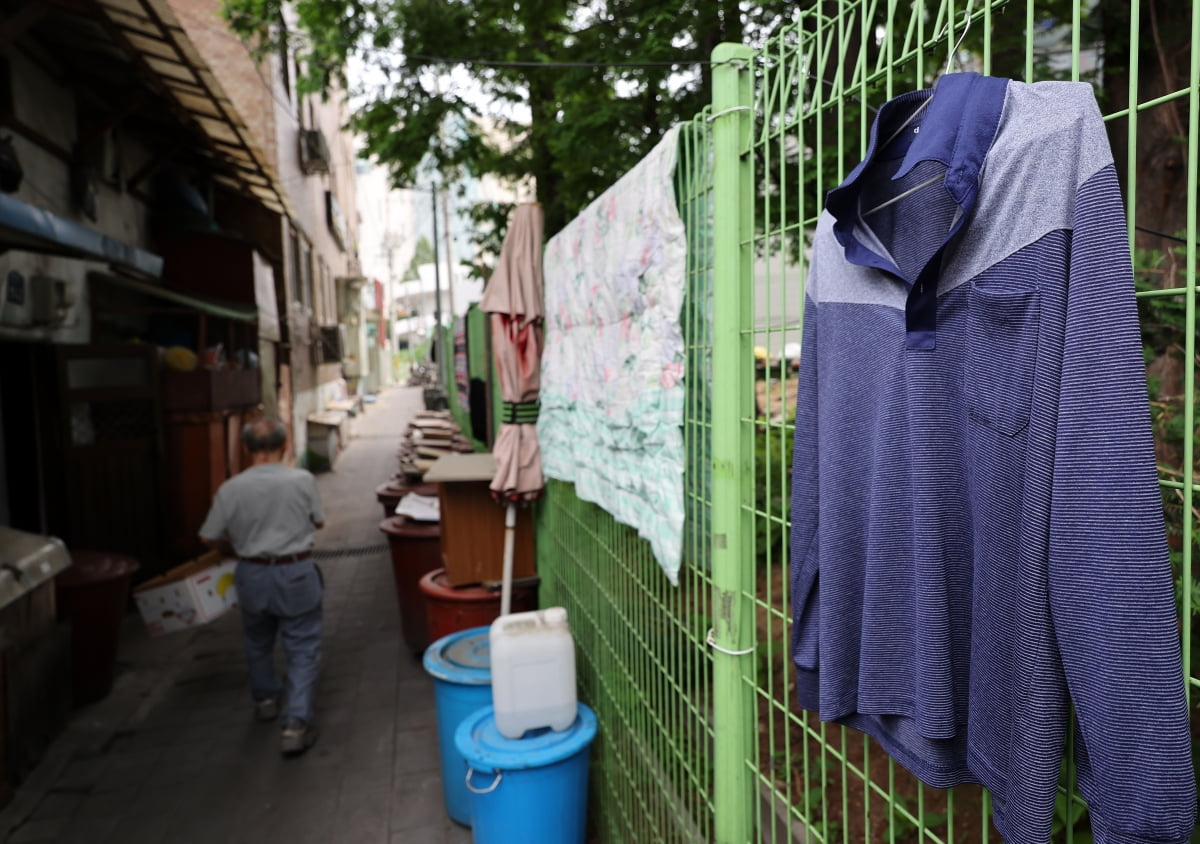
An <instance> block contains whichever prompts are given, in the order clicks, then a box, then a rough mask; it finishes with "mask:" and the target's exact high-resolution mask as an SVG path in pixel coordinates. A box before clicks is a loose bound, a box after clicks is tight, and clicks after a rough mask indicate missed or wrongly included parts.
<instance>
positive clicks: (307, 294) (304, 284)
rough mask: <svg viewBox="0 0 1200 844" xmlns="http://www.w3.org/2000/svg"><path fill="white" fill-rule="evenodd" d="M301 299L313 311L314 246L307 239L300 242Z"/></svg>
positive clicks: (306, 307)
mask: <svg viewBox="0 0 1200 844" xmlns="http://www.w3.org/2000/svg"><path fill="white" fill-rule="evenodd" d="M300 274H301V282H300V297H301V298H300V301H301V302H303V303H304V308H305V310H307V311H308V312H309V313H312V308H313V253H312V247H311V246H309V245H308V242H307V241H305V242H303V243H301V244H300Z"/></svg>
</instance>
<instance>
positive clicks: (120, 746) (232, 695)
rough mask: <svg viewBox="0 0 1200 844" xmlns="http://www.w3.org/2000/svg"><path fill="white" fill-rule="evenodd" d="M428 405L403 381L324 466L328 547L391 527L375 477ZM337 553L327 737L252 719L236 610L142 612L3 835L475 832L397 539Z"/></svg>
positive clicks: (340, 836) (303, 837)
mask: <svg viewBox="0 0 1200 844" xmlns="http://www.w3.org/2000/svg"><path fill="white" fill-rule="evenodd" d="M420 403H421V392H420V390H419V389H412V388H393V389H391V390H389V391H387V392H385V393H383V394H382V395H381V396H380V398H379V401H378V402H377V403H376V404H374V405H369V406H368V409H367V411H366V413H365V414H363V415H362V416H360V417H359V418H358V419H356V420H355V424H356V429H355V434H356V436H355V437H354V438H353V439H352V440H351V444H350V446H349V448H348V449H347V450H346V452H345V453H344V454H343V455H342V456H341V458H340V459H339V461H338V463H337V467H336V469H335V471H333V472H331V473H326V474H323V475H320V476H318V487H319V489H320V492H321V497H322V500H323V503H324V506H325V513H326V517H327V525H328V526H327V527H326V528H325V530H323V531H321V532H320V533H319V534H318V536H317V545H318V547H319V548H344V547H358V548H361V547H363V546H379V545H380V544H381V543H382V542H383V539H384V538H383V536H382V534H380V533H379V530H378V525H379V521H380V519H381V517H382V512H381V510H380V508H379V505H378V503H377V502H376V500H375V487H376V486H377V485H378V484H379V483H381V482H383V481H384V480H386V479H387V477H388V476H389V475H390V474H391V473H392V472H393V471H394V470H395V465H396V460H395V451H396V446H397V445H398V443H399V437H400V433H401V431H402V430H403V428H404V425H405V424H406V423H407V421H408V419H409V418H410V417H411V415H412V414H413V412H415V411H416V410H417V409H419V407H420ZM321 566H322V569H323V570H324V572H325V577H326V598H325V637H324V661H323V670H322V675H321V682H320V685H319V688H318V693H317V713H318V719H319V722H320V726H321V738H320V741H318V742H317V744H316V746H315V747H313V748H312V749H311V750H310V751H309V752H308V753H307V754H305V755H304V756H301V757H298V758H295V759H283V758H282V757H281V756H280V753H279V734H278V728H277V727H276V725H274V724H262V723H257V722H255V721H254V720H253V717H252V707H251V703H250V697H249V691H248V686H247V681H246V673H245V663H244V658H243V655H242V648H241V627H240V618H239V616H238V614H237V613H236V612H233V613H229V614H228V615H226V616H225V617H223V618H221V619H219V620H218V621H216V622H214V623H213V624H211V625H209V626H207V627H204V628H200V629H198V630H196V631H190V632H185V633H175V634H171V635H168V636H164V637H160V638H158V639H150V638H149V637H147V636H146V634H145V632H144V630H143V629H142V626H141V622H140V619H139V618H138V617H137V615H136V613H133V614H131V615H130V616H129V617H127V618H126V624H125V628H124V631H123V636H122V644H121V655H120V659H121V664H120V666H119V667H118V677H117V682H116V685H115V688H114V691H113V694H112V695H110V697H109V698H107V699H106V700H104V701H102V702H100V703H98V704H95V705H93V706H91V707H88V708H86V709H83V710H80V711H79V712H77V713H75V716H74V717H73V719H72V722H71V725H70V727H69V729H68V730H67V732H66V733H65V734H64V735H63V736H61V737H60V738H59V739H58V740H57V741H56V742H55V744H54V745H53V746H52V747H51V749H50V751H49V752H48V753H47V755H46V757H45V759H44V760H43V761H42V763H41V765H40V766H39V767H38V769H37V770H36V771H35V772H34V773H33V775H32V776H31V777H30V778H29V780H28V781H27V782H26V783H25V784H24V785H23V787H22V789H21V791H20V792H18V794H17V795H16V797H15V798H14V800H13V801H12V803H10V804H9V806H8V807H6V808H5V810H4V811H3V812H0V840H2V841H5V842H8V844H33V842H51V841H53V842H76V841H78V842H87V843H88V844H100V842H113V844H142V842H147V844H149V842H170V844H187V843H188V842H203V844H215V843H216V842H222V844H223V843H224V842H254V844H273V842H286V844H303V843H304V842H355V844H376V842H378V843H379V844H395V842H413V843H414V844H443V842H444V843H445V844H452V843H454V842H469V841H470V840H471V835H470V831H469V830H466V829H463V828H462V827H459V826H457V825H456V824H454V823H453V822H451V821H450V820H449V819H448V818H447V817H446V813H445V810H444V807H443V803H442V795H441V780H440V776H439V768H438V754H437V733H436V715H435V710H434V702H433V684H432V681H431V680H430V679H429V677H428V676H427V675H426V674H425V672H424V671H423V670H422V668H421V665H420V662H419V661H418V660H417V659H415V658H414V657H413V656H412V654H411V653H409V652H408V650H407V649H406V648H405V647H404V646H403V642H402V641H401V638H400V628H399V614H398V612H397V608H396V597H395V589H394V586H393V581H392V574H391V565H390V560H389V558H388V556H387V553H386V552H380V553H374V554H370V555H367V556H356V557H344V558H339V559H333V560H326V561H323V562H322V564H321Z"/></svg>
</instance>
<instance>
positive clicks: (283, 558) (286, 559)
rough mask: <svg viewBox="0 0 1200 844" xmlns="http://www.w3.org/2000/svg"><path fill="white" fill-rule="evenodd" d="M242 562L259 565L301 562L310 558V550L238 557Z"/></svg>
mask: <svg viewBox="0 0 1200 844" xmlns="http://www.w3.org/2000/svg"><path fill="white" fill-rule="evenodd" d="M239 559H241V560H242V561H243V562H246V563H257V564H258V565H260V566H282V565H287V564H288V563H303V562H304V561H306V560H311V559H312V552H311V551H303V552H301V553H299V554H281V555H280V556H278V557H240V558H239Z"/></svg>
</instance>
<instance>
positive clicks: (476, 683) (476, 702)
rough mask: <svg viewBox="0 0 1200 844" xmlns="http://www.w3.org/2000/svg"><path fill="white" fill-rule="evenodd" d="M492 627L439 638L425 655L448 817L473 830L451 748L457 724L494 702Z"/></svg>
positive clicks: (458, 759)
mask: <svg viewBox="0 0 1200 844" xmlns="http://www.w3.org/2000/svg"><path fill="white" fill-rule="evenodd" d="M489 632H490V628H487V627H475V628H472V629H470V630H461V631H459V632H458V633H453V634H451V635H449V636H445V637H443V638H441V639H438V640H437V641H436V642H434V643H433V644H432V645H430V646H429V649H428V650H427V651H425V671H426V672H427V673H428V674H429V675H430V676H431V677H433V693H434V700H435V701H436V705H437V720H438V756H439V758H440V759H441V763H442V799H443V800H444V801H445V803H446V814H448V815H449V816H450V818H451V819H452V820H455V821H457V822H458V823H460V824H464V825H465V826H470V825H471V810H470V804H469V802H468V801H469V798H470V794H469V793H468V792H467V786H466V782H465V780H464V779H463V778H464V776H465V775H466V772H467V765H466V762H465V761H464V760H463V757H462V754H460V753H459V752H458V748H457V747H456V746H455V744H454V733H455V730H457V729H458V725H459V724H460V723H461V722H462V720H463V719H464V718H466V717H467V716H468V715H469V714H471V713H472V712H475V711H476V710H478V709H479V708H480V707H483V706H487V705H488V704H490V703H491V701H492V665H491V648H490V646H489V644H488V642H489V639H488V634H489Z"/></svg>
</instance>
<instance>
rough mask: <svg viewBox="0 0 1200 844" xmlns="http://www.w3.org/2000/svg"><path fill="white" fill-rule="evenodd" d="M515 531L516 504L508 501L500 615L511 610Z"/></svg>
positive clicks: (505, 515)
mask: <svg viewBox="0 0 1200 844" xmlns="http://www.w3.org/2000/svg"><path fill="white" fill-rule="evenodd" d="M516 532H517V505H516V504H514V503H513V502H511V501H510V502H509V503H508V508H507V510H506V511H505V513H504V576H503V580H501V582H500V615H508V614H509V613H510V612H512V581H513V545H514V542H515V540H516ZM493 559H495V558H493Z"/></svg>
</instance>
